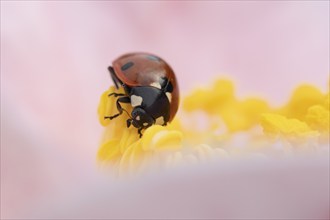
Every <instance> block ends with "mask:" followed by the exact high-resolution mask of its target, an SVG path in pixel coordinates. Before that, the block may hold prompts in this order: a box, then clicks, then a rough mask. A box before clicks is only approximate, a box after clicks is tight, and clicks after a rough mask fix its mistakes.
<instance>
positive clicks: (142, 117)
mask: <svg viewBox="0 0 330 220" xmlns="http://www.w3.org/2000/svg"><path fill="white" fill-rule="evenodd" d="M154 121H155V120H154V119H153V118H152V117H151V116H150V115H148V113H147V112H146V111H145V110H144V109H142V108H140V107H135V108H134V109H133V111H132V118H131V119H128V120H127V127H129V126H130V125H131V124H132V125H133V126H134V127H136V128H147V127H150V126H151V125H152V124H154Z"/></svg>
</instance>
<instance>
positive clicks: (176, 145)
mask: <svg viewBox="0 0 330 220" xmlns="http://www.w3.org/2000/svg"><path fill="white" fill-rule="evenodd" d="M119 90H120V91H116V89H115V87H113V86H112V87H110V88H109V89H108V90H107V91H105V92H104V93H103V94H102V96H101V99H100V104H99V108H98V115H99V121H100V123H101V125H103V126H104V127H105V132H104V136H103V138H102V140H101V145H100V148H99V151H98V154H97V158H98V161H100V162H101V163H102V164H104V165H110V166H111V167H112V168H113V170H115V171H116V172H117V174H119V175H125V174H129V173H130V174H136V173H140V172H144V171H146V170H150V169H166V168H170V167H175V166H178V165H179V164H191V163H193V164H195V163H198V162H202V161H209V160H225V159H230V158H235V157H236V158H240V157H251V156H252V157H257V158H267V157H274V156H287V155H290V154H296V153H299V152H308V153H311V152H323V150H326V151H328V150H329V147H328V143H329V92H328V93H327V94H325V93H323V92H322V91H320V90H319V89H318V88H316V87H314V86H312V85H301V86H299V87H298V88H296V90H295V91H294V92H293V94H292V97H291V98H290V99H289V102H288V103H287V104H285V105H284V106H282V107H281V108H277V109H276V108H272V107H271V106H270V105H269V104H268V102H267V101H266V100H263V99H261V98H258V97H250V98H246V99H240V98H238V97H237V96H236V95H235V88H234V84H233V82H232V81H230V80H227V79H219V80H216V81H215V82H214V84H213V85H212V86H210V87H206V88H199V89H195V90H194V91H193V92H192V93H191V94H190V95H188V96H186V97H184V99H183V103H182V106H181V107H182V109H181V111H180V112H179V113H178V115H177V116H176V118H175V119H174V120H173V121H172V122H171V123H170V124H169V125H168V126H166V127H163V126H159V125H154V126H151V127H149V128H148V129H146V130H145V132H144V133H143V136H142V138H139V135H138V133H137V130H136V128H134V127H133V126H132V127H130V128H127V127H126V120H127V119H128V117H129V116H128V115H127V114H122V115H121V116H120V117H118V118H116V119H114V120H108V119H105V116H111V115H114V114H116V113H117V111H118V110H117V108H116V106H115V101H116V98H115V97H114V96H108V94H110V93H112V92H119V93H120V92H123V91H122V89H121V88H120V89H119ZM123 107H124V109H125V110H126V111H127V113H129V112H130V111H131V110H132V108H131V106H130V105H129V104H126V105H125V104H124V106H123ZM260 128H262V129H260Z"/></svg>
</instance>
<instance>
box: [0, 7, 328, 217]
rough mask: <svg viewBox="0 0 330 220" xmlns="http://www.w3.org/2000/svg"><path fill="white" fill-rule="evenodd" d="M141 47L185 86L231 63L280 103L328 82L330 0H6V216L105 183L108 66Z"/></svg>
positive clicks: (249, 87)
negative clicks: (101, 153) (101, 119)
mask: <svg viewBox="0 0 330 220" xmlns="http://www.w3.org/2000/svg"><path fill="white" fill-rule="evenodd" d="M132 51H146V52H151V53H155V54H157V55H159V56H161V57H162V58H164V59H165V60H166V61H167V62H168V63H169V64H170V65H171V66H172V67H173V69H174V70H175V72H176V74H177V77H178V80H179V84H180V88H181V91H182V93H183V94H184V93H187V92H189V91H190V90H191V89H193V88H194V87H195V86H196V85H203V84H204V85H207V84H208V83H210V82H212V79H214V78H215V77H217V76H219V75H222V74H224V75H226V76H229V77H230V78H233V79H235V80H236V82H237V86H238V93H239V95H241V96H245V95H248V94H262V96H263V97H265V98H267V99H269V100H271V101H273V103H274V104H276V105H279V104H281V103H283V102H285V101H286V99H287V98H288V96H289V94H290V92H291V91H292V89H293V88H294V87H295V86H296V85H298V84H299V83H301V82H309V83H312V84H314V85H317V86H318V87H321V88H323V89H324V90H325V89H326V88H327V85H328V80H329V2H328V1H263V2H245V1H234V2H229V1H218V2H217V1H214V2H213V1H212V2H196V1H193V2H188V1H187V2H175V1H169V2H151V1H147V2H142V1H141V2H115V1H109V2H107V1H100V2H92V1H90V2H89V1H72V2H63V1H58V2H56V1H46V2H41V1H33V2H28V1H13V2H10V1H1V217H3V218H14V217H16V218H24V217H32V218H33V216H35V213H37V212H38V209H41V207H40V204H44V201H47V199H48V200H56V198H57V201H63V200H66V199H68V200H70V199H72V198H73V197H72V195H71V194H70V193H72V192H73V191H75V190H77V186H79V187H78V188H79V189H80V190H81V191H79V190H78V191H77V194H79V195H83V194H84V193H86V192H85V191H84V190H86V189H87V190H90V191H89V192H88V193H87V194H86V195H89V196H90V195H94V194H93V193H92V192H93V190H95V191H97V190H98V183H102V184H105V183H104V180H102V178H101V179H100V176H102V175H103V174H100V172H99V171H98V170H97V166H96V161H95V154H96V151H97V148H98V144H99V138H100V135H101V133H102V130H103V128H102V127H101V125H99V123H98V120H97V115H96V109H97V105H98V101H99V96H100V95H101V93H102V92H103V91H104V90H106V89H107V88H108V87H109V86H110V85H111V80H110V77H109V74H108V72H107V66H108V65H110V64H111V61H112V60H114V59H115V58H117V57H118V56H120V55H121V54H123V53H126V52H132ZM322 169H323V170H322V172H323V171H327V169H328V163H326V166H322ZM324 169H325V170H324ZM300 171H302V170H300ZM264 172H266V171H264ZM311 172H313V170H312V171H311ZM294 173H296V174H295V175H300V173H299V172H294ZM302 174H303V172H301V175H302ZM196 175H198V174H196ZM318 177H320V178H323V179H322V180H325V181H328V180H329V179H324V178H326V177H327V176H324V175H319V176H318ZM219 178H220V179H221V176H220V177H219ZM181 183H182V182H181ZM178 184H180V182H179V183H178ZM312 184H315V185H312V186H313V187H312V188H314V189H316V190H324V189H326V188H324V185H322V187H323V188H322V187H321V188H320V187H319V186H318V185H317V182H312ZM109 185H111V184H109ZM84 186H85V187H84ZM142 188H143V186H142ZM101 189H104V187H101ZM275 190H276V189H275ZM97 192H98V193H100V192H99V191H97ZM320 192H324V191H320ZM326 192H327V191H325V193H326ZM70 195H71V197H70ZM275 195H276V193H275ZM320 195H323V194H322V193H320ZM82 197H83V196H82ZM95 197H97V196H95ZM321 197H322V196H321ZM80 199H82V200H84V199H83V198H80ZM116 199H118V198H116ZM219 199H221V198H219ZM262 199H264V200H265V201H266V200H267V199H266V198H261V199H260V201H263V200H262ZM322 199H323V200H322ZM320 200H322V201H327V202H328V203H329V199H328V197H322V198H320ZM183 201H184V199H183ZM297 201H299V200H298V198H297ZM313 201H314V200H313ZM315 201H316V202H320V201H319V200H318V198H316V199H315ZM138 202H139V201H137V203H138ZM135 205H136V204H135ZM88 206H90V204H89V205H88ZM77 207H79V206H77ZM77 207H72V209H75V208H76V209H78V210H79V208H77ZM82 207H84V206H82ZM301 207H305V206H304V204H303V205H302V206H301ZM301 207H298V208H301ZM43 208H44V209H45V210H51V207H46V208H45V207H43ZM252 210H253V209H252ZM62 211H63V210H62ZM282 211H283V210H282ZM50 213H51V212H50ZM95 213H96V211H95ZM171 213H174V214H175V213H176V212H175V211H173V210H172V212H171ZM269 213H270V214H272V212H271V211H270V212H269ZM284 213H285V211H284ZM61 214H63V213H61ZM220 214H221V213H220ZM252 214H253V212H252ZM265 214H266V216H267V212H266V213H265ZM45 216H47V215H46V214H45ZM45 216H44V217H45ZM61 216H65V214H63V215H61ZM104 216H107V214H106V213H105V214H104V215H103V217H104ZM140 216H143V215H140ZM251 216H253V215H251ZM107 217H111V215H109V216H107ZM116 217H120V216H118V215H117V216H116ZM136 217H139V216H136ZM160 217H162V216H160ZM172 217H175V215H174V216H172Z"/></svg>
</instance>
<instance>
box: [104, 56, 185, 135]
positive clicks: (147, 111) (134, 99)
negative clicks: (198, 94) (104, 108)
mask: <svg viewBox="0 0 330 220" xmlns="http://www.w3.org/2000/svg"><path fill="white" fill-rule="evenodd" d="M112 65H113V67H111V66H110V67H109V68H108V69H109V71H110V74H111V78H112V80H113V82H114V84H115V86H116V87H117V88H119V87H120V86H122V87H123V88H124V90H125V93H111V94H109V96H111V95H114V96H115V97H117V96H120V98H118V99H117V101H116V104H117V109H118V111H119V112H118V114H115V115H113V116H108V117H105V118H109V119H113V118H115V117H117V116H119V115H121V114H122V113H123V111H124V109H123V108H122V107H121V105H120V103H130V104H131V105H132V107H133V110H132V112H131V114H130V118H129V119H128V120H127V127H129V126H130V125H131V124H132V125H133V126H134V127H136V128H138V133H139V134H140V137H141V136H142V133H141V131H142V130H143V129H146V128H148V127H150V126H151V125H153V124H159V125H163V126H165V125H166V124H167V122H170V121H172V119H173V118H174V116H175V114H176V112H177V110H178V105H179V88H178V84H177V80H176V77H175V75H174V72H173V70H172V69H171V67H170V66H169V65H168V64H167V63H166V62H165V61H164V60H163V59H161V58H159V57H158V56H155V55H152V54H149V53H129V54H125V55H123V56H121V57H119V58H118V59H116V60H115V61H114V62H113V63H112Z"/></svg>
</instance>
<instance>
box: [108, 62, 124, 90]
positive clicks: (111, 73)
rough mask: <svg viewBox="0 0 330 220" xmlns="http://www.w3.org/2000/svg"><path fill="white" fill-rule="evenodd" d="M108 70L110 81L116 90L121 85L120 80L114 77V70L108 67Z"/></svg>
mask: <svg viewBox="0 0 330 220" xmlns="http://www.w3.org/2000/svg"><path fill="white" fill-rule="evenodd" d="M108 70H109V72H110V76H111V79H112V81H113V83H114V84H115V86H116V88H117V89H118V88H119V87H120V85H121V84H122V83H121V82H120V80H119V79H118V77H117V76H116V74H115V70H114V69H113V68H112V66H109V67H108Z"/></svg>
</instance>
